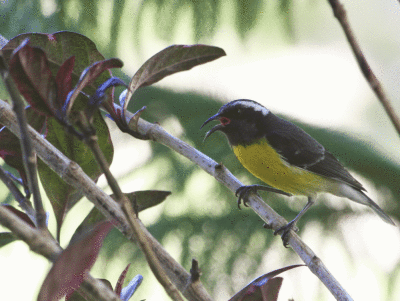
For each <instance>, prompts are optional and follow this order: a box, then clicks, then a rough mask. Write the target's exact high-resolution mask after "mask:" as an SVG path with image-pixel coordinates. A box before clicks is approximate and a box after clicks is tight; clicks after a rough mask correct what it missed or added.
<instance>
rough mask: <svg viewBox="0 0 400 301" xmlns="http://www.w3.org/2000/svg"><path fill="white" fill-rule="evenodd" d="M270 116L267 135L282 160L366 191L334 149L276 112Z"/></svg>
mask: <svg viewBox="0 0 400 301" xmlns="http://www.w3.org/2000/svg"><path fill="white" fill-rule="evenodd" d="M271 115H272V114H271ZM270 117H273V118H274V120H273V122H271V120H269V121H270V122H271V123H269V122H268V123H266V124H265V126H267V127H268V129H267V131H266V133H267V134H266V135H265V138H266V139H267V140H268V142H269V143H270V145H271V146H272V147H273V148H274V149H275V150H276V151H277V152H278V153H279V154H280V155H281V157H282V159H284V160H285V161H286V162H288V163H290V164H291V165H294V166H297V167H300V168H303V169H305V170H309V171H312V172H314V173H315V174H318V175H322V176H325V177H328V178H333V179H336V180H339V181H341V182H345V183H347V184H349V185H350V186H352V187H354V188H356V189H357V190H365V189H364V188H363V186H362V185H361V183H359V182H358V181H357V180H356V179H354V178H353V177H352V175H351V174H350V173H349V172H348V171H347V170H346V169H345V168H344V166H343V165H342V164H341V163H340V162H339V161H338V160H337V159H336V158H335V157H334V156H333V155H332V154H331V153H330V152H328V151H327V150H325V148H324V147H323V146H322V145H321V144H320V143H319V142H318V141H316V140H315V139H314V138H312V137H311V136H310V135H308V134H307V133H306V132H305V131H303V130H302V129H300V128H299V127H298V126H296V125H294V124H293V123H291V122H289V121H286V120H283V119H281V118H279V117H277V116H275V115H273V116H270ZM272 124H273V127H272ZM269 125H271V126H269Z"/></svg>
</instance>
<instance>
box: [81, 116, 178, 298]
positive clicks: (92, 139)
mask: <svg viewBox="0 0 400 301" xmlns="http://www.w3.org/2000/svg"><path fill="white" fill-rule="evenodd" d="M79 123H80V127H81V129H82V132H83V134H84V137H85V138H84V141H85V143H86V144H87V145H88V146H89V148H90V149H91V151H92V153H93V155H94V157H95V159H96V162H97V164H98V165H99V167H100V168H101V171H102V172H103V173H104V175H105V177H106V179H107V182H108V184H109V186H110V188H111V190H112V192H113V193H114V196H115V199H116V200H117V202H118V203H119V204H120V206H121V209H122V211H123V212H124V213H125V216H126V218H127V220H128V222H129V223H130V226H131V228H132V230H133V234H134V236H135V239H136V241H137V242H138V243H139V246H140V248H141V250H142V252H143V254H144V255H145V257H146V259H147V262H148V264H149V266H150V268H151V270H152V272H153V274H154V275H155V276H156V278H157V280H158V282H160V284H161V285H162V286H163V287H164V289H165V291H166V292H167V294H168V295H169V296H170V297H171V298H172V299H173V300H177V301H183V298H182V296H181V294H180V293H179V291H178V290H177V288H176V287H175V285H174V284H173V283H172V282H171V280H170V279H169V278H168V276H167V274H166V273H165V271H164V269H163V268H162V266H161V264H160V262H159V260H158V259H157V257H156V255H155V254H154V252H153V249H152V247H151V245H150V241H149V239H148V238H147V236H146V234H145V233H144V232H143V231H142V230H141V227H140V225H139V219H138V217H137V215H136V213H135V212H134V210H133V208H132V206H131V203H130V201H129V199H128V198H127V197H126V196H125V195H124V194H123V192H122V190H121V188H120V186H119V184H118V182H117V180H116V179H115V178H114V176H113V175H112V173H111V171H110V169H109V166H108V162H107V160H106V157H105V156H104V154H103V152H102V151H101V149H100V146H99V144H98V139H97V136H96V134H95V130H94V129H93V128H92V126H91V125H90V124H89V122H88V120H87V118H86V115H85V113H84V112H80V115H79Z"/></svg>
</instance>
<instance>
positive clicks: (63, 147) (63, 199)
mask: <svg viewBox="0 0 400 301" xmlns="http://www.w3.org/2000/svg"><path fill="white" fill-rule="evenodd" d="M47 124H48V128H49V130H48V134H47V137H46V139H47V140H48V141H49V142H50V143H52V144H53V145H54V146H55V147H56V148H58V149H59V150H60V151H61V152H62V153H63V154H64V155H66V156H67V157H68V158H69V159H71V160H72V161H74V162H76V163H77V164H79V166H80V167H81V168H82V170H83V171H84V172H85V173H86V174H87V175H88V176H89V177H90V178H91V179H92V180H94V181H95V182H96V181H97V179H98V177H99V176H100V175H101V170H100V168H99V167H98V165H97V162H96V160H95V158H94V156H93V154H92V152H91V150H90V149H89V147H88V146H86V144H85V143H84V142H82V141H81V140H79V139H78V138H76V137H75V136H73V135H71V134H68V133H67V132H66V131H65V129H64V128H63V126H62V125H60V124H59V123H58V122H57V121H56V120H55V119H54V118H49V119H48V122H47ZM94 125H95V128H96V130H97V137H98V142H99V145H100V148H101V150H102V151H103V153H104V155H105V157H106V159H107V162H108V163H109V164H111V162H112V158H113V153H114V149H113V145H112V143H111V138H110V134H109V131H108V128H107V125H106V123H105V121H104V120H103V118H102V116H101V114H100V112H99V111H98V112H97V113H95V117H94ZM38 163H39V164H38V169H39V176H40V180H41V182H42V184H43V188H44V190H45V191H46V194H47V196H48V197H49V200H50V203H51V205H52V207H53V210H54V214H55V217H56V220H57V237H58V238H59V233H60V229H61V226H62V222H63V220H64V217H65V214H66V213H67V212H68V211H69V209H71V207H72V206H73V205H75V204H76V202H77V201H78V200H79V199H80V198H81V197H82V194H81V193H80V192H79V191H77V190H76V189H75V188H74V187H73V186H71V185H69V184H67V183H65V182H64V181H63V180H62V179H61V178H60V177H59V176H58V175H57V174H56V173H55V172H54V171H53V170H51V169H50V168H49V167H48V166H47V165H45V164H44V163H43V162H42V161H41V160H40V161H39V162H38Z"/></svg>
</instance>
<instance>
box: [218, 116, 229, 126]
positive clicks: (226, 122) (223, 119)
mask: <svg viewBox="0 0 400 301" xmlns="http://www.w3.org/2000/svg"><path fill="white" fill-rule="evenodd" d="M219 122H221V124H222V125H227V124H229V123H231V120H230V119H229V118H227V117H221V118H220V119H219Z"/></svg>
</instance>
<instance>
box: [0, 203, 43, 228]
mask: <svg viewBox="0 0 400 301" xmlns="http://www.w3.org/2000/svg"><path fill="white" fill-rule="evenodd" d="M0 206H3V208H5V209H7V210H8V211H11V212H12V213H13V214H15V215H16V216H18V217H19V218H20V219H21V220H23V221H24V222H25V223H27V224H28V225H29V226H31V227H32V228H36V225H35V224H34V223H33V221H32V220H31V219H30V217H29V216H28V215H27V214H26V213H25V212H22V211H20V210H18V209H17V208H14V207H13V206H11V205H8V204H2V205H0Z"/></svg>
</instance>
